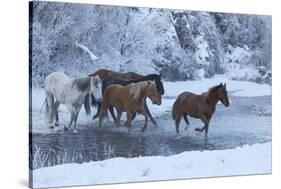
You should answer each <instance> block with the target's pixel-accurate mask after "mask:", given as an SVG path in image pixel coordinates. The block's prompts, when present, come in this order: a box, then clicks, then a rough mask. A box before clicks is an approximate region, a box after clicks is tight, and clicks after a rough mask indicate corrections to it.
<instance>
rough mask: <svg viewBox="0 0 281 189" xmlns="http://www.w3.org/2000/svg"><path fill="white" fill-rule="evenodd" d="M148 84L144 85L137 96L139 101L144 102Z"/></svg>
mask: <svg viewBox="0 0 281 189" xmlns="http://www.w3.org/2000/svg"><path fill="white" fill-rule="evenodd" d="M147 87H148V86H147V85H145V86H143V87H142V88H141V89H140V94H139V96H138V98H137V102H139V103H140V102H143V100H144V98H145V96H146V90H147Z"/></svg>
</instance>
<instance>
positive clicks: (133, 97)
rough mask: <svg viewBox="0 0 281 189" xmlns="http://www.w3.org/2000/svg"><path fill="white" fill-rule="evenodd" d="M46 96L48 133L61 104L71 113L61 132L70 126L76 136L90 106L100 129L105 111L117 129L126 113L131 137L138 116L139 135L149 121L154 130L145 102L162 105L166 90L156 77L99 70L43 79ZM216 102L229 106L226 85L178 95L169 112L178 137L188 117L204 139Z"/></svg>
mask: <svg viewBox="0 0 281 189" xmlns="http://www.w3.org/2000/svg"><path fill="white" fill-rule="evenodd" d="M187 87H188V86H187ZM45 93H46V99H45V102H46V105H45V109H46V115H47V117H48V124H49V127H50V128H51V129H54V126H59V115H58V108H59V106H60V104H64V105H66V107H67V109H68V111H69V113H70V122H69V123H68V125H66V126H65V127H64V128H65V130H68V128H70V127H71V126H72V125H73V132H74V133H76V132H77V130H76V122H77V117H78V114H79V111H80V109H81V107H82V105H84V107H85V111H86V113H87V114H91V106H96V107H97V112H96V114H95V115H94V116H93V119H96V118H99V121H98V126H99V127H101V126H102V121H103V119H104V118H105V116H107V113H108V111H109V112H110V114H111V116H112V118H113V120H114V122H115V125H116V127H120V119H121V115H122V113H123V112H126V113H127V121H126V122H125V125H126V126H127V127H128V133H129V134H130V132H131V125H132V121H133V119H134V118H135V117H136V114H137V113H138V114H141V115H143V116H144V118H145V123H144V126H143V127H142V132H143V131H144V130H145V129H146V126H147V121H148V118H149V119H150V120H151V122H152V123H153V124H154V125H156V126H157V123H156V121H155V119H154V118H153V117H152V115H151V112H150V111H149V108H148V106H147V102H146V101H147V98H149V99H150V100H151V102H152V104H156V105H161V104H162V96H163V95H164V93H165V90H164V85H163V82H162V79H161V75H158V74H149V75H146V76H144V75H141V74H138V73H134V72H126V73H120V72H115V71H111V70H107V69H101V70H98V71H96V72H95V73H93V74H90V75H88V76H87V77H82V78H71V77H69V76H67V75H66V74H64V73H61V72H53V73H51V74H49V75H48V76H47V77H46V79H45ZM219 101H220V102H221V103H222V104H223V105H224V106H226V107H227V106H229V100H228V95H227V90H226V84H222V83H220V84H219V85H216V86H214V87H212V88H210V89H209V90H208V91H207V92H204V93H202V94H199V95H198V94H194V93H191V92H187V91H185V92H183V93H181V94H180V95H179V96H178V97H177V99H176V101H175V102H174V104H173V108H172V117H173V120H174V121H175V125H176V132H177V134H179V125H180V121H181V119H182V117H183V118H184V120H185V122H186V127H188V126H189V125H190V124H189V121H188V116H191V117H194V118H199V119H201V120H202V122H203V123H204V126H203V127H202V128H196V129H195V130H196V131H200V132H203V131H205V136H207V134H208V128H209V122H210V120H211V117H212V115H213V113H214V112H215V109H216V104H217V103H218V102H219ZM114 109H115V110H116V112H117V116H115V112H114ZM54 119H55V123H54V124H53V122H54Z"/></svg>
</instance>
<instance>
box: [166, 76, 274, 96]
mask: <svg viewBox="0 0 281 189" xmlns="http://www.w3.org/2000/svg"><path fill="white" fill-rule="evenodd" d="M221 82H222V83H226V89H227V91H228V94H229V95H230V96H241V97H254V96H268V95H271V86H270V85H268V84H258V83H255V82H249V81H235V80H231V79H229V78H228V77H226V76H225V75H215V76H214V77H213V78H210V79H206V78H204V79H202V80H200V81H198V80H196V81H177V82H169V81H166V82H164V88H165V96H178V95H179V94H180V93H182V92H183V91H190V92H193V93H197V94H200V93H202V92H205V91H207V90H208V89H209V88H210V87H212V86H214V85H218V84H220V83H221Z"/></svg>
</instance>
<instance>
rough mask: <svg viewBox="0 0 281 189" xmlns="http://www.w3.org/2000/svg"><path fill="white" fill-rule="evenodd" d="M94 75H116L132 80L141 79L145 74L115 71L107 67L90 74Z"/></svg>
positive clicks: (103, 76) (103, 77)
mask: <svg viewBox="0 0 281 189" xmlns="http://www.w3.org/2000/svg"><path fill="white" fill-rule="evenodd" d="M93 75H98V76H99V77H100V78H101V79H105V78H107V77H115V78H121V79H126V80H132V79H139V78H141V77H143V75H140V74H137V73H135V72H125V73H121V72H115V71H111V70H107V69H100V70H98V71H96V72H95V73H93V74H90V76H93Z"/></svg>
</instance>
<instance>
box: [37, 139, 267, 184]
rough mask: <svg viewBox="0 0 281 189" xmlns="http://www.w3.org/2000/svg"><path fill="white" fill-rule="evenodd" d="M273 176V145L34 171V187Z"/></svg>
mask: <svg viewBox="0 0 281 189" xmlns="http://www.w3.org/2000/svg"><path fill="white" fill-rule="evenodd" d="M264 173H271V142H268V143H263V144H255V145H252V146H249V145H247V146H244V147H238V148H235V149H229V150H214V151H190V152H183V153H181V154H178V155H173V156H169V157H161V156H154V157H142V158H132V159H126V158H113V159H109V160H104V161H99V162H90V163H83V164H64V165H58V166H54V167H48V168H41V169H37V170H34V171H33V182H34V185H33V187H35V188H37V187H47V186H48V187H54V186H65V185H85V184H104V183H120V182H136V181H151V180H167V179H184V178H196V177H197V178H198V177H214V176H228V175H247V174H264Z"/></svg>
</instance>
